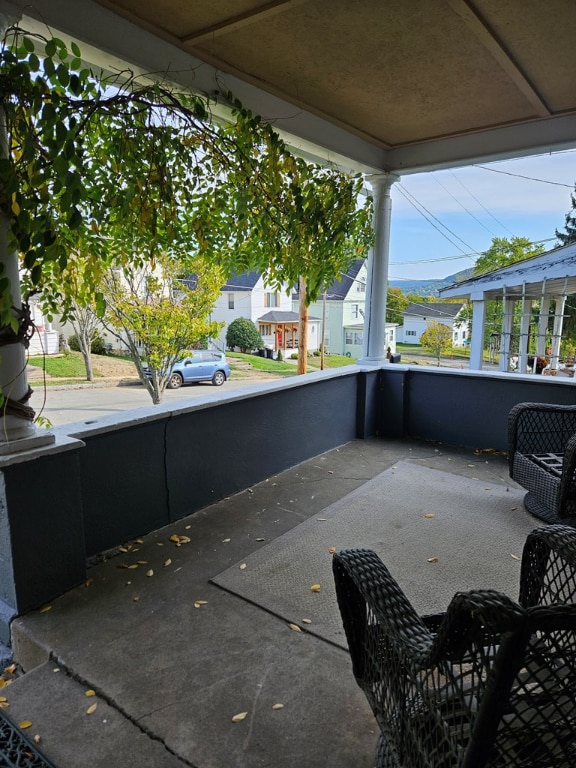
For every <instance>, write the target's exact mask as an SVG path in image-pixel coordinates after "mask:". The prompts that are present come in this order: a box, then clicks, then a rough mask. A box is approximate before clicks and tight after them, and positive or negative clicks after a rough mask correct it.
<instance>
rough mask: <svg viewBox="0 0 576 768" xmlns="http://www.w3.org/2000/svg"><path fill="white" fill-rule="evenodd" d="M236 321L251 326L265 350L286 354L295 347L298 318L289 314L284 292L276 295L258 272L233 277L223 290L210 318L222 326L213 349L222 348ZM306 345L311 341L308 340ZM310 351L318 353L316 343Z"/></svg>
mask: <svg viewBox="0 0 576 768" xmlns="http://www.w3.org/2000/svg"><path fill="white" fill-rule="evenodd" d="M238 317H245V318H246V319H248V320H251V321H252V322H253V323H254V325H255V326H256V327H257V328H258V330H259V332H260V335H261V336H262V340H263V342H264V345H265V346H266V347H267V348H268V349H273V350H278V349H282V350H286V349H292V348H294V347H297V346H298V316H297V315H296V316H295V315H294V312H293V311H292V299H291V297H290V295H289V293H288V292H287V291H286V290H284V291H276V290H275V289H274V288H270V286H268V285H266V282H265V276H264V275H263V274H262V273H261V272H243V273H241V274H233V275H231V277H230V279H229V280H228V282H227V283H226V285H224V286H222V291H221V293H220V297H219V298H218V299H217V301H216V304H215V305H214V309H213V310H212V315H211V318H212V320H217V321H218V322H224V323H225V325H224V328H223V329H222V331H221V333H220V336H219V338H218V339H214V343H215V344H216V346H218V347H220V348H221V349H224V348H225V346H226V330H227V328H228V326H229V325H230V323H231V322H232V320H236V318H238ZM310 333H312V330H310ZM315 333H316V334H317V333H318V329H316V330H315ZM316 338H317V337H316ZM309 341H312V339H311V338H310V336H309ZM310 348H311V349H318V343H317V342H313V343H312V346H311V347H310Z"/></svg>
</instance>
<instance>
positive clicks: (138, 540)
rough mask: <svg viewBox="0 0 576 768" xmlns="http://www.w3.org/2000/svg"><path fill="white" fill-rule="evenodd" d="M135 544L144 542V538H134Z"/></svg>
mask: <svg viewBox="0 0 576 768" xmlns="http://www.w3.org/2000/svg"><path fill="white" fill-rule="evenodd" d="M134 541H135V542H136V544H144V539H134Z"/></svg>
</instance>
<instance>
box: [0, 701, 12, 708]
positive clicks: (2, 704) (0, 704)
mask: <svg viewBox="0 0 576 768" xmlns="http://www.w3.org/2000/svg"><path fill="white" fill-rule="evenodd" d="M9 706H10V705H9V704H8V702H7V701H0V709H8V707H9Z"/></svg>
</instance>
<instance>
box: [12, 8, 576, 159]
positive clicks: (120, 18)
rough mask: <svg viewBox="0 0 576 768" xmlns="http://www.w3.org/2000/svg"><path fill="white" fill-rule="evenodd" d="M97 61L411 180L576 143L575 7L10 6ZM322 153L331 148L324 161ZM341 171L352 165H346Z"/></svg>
mask: <svg viewBox="0 0 576 768" xmlns="http://www.w3.org/2000/svg"><path fill="white" fill-rule="evenodd" d="M13 6H14V7H16V8H18V7H19V8H22V9H23V10H24V12H25V13H26V14H27V17H26V18H24V20H23V27H24V29H26V30H31V31H34V24H35V22H34V19H36V20H38V21H37V23H36V29H38V30H39V31H40V32H41V33H42V34H46V30H47V29H48V30H50V32H53V33H54V34H55V35H56V36H58V37H63V38H66V36H67V35H70V36H71V37H72V38H73V39H75V40H77V41H78V42H80V43H81V47H82V52H83V54H84V55H85V57H86V56H88V55H89V56H90V57H91V58H89V61H90V63H92V64H93V65H96V66H99V67H100V66H102V67H104V68H105V69H106V70H108V71H110V70H113V71H122V69H123V68H125V64H128V66H129V67H130V68H131V69H132V70H133V71H135V72H137V73H150V72H153V73H159V76H160V77H164V79H165V80H167V81H173V82H175V83H176V84H177V85H178V86H179V87H190V88H192V89H194V90H196V91H198V92H200V93H205V94H209V95H210V98H211V100H212V102H213V104H214V107H213V109H214V110H218V111H219V112H220V113H221V114H224V113H225V111H226V110H228V109H229V103H228V101H227V94H228V93H229V92H230V93H232V94H233V95H234V97H236V98H238V99H240V100H241V101H242V103H243V104H244V106H245V107H247V108H248V109H251V110H252V111H253V112H255V113H257V114H259V115H262V116H263V117H264V119H269V120H273V121H274V125H275V127H276V128H277V129H278V130H279V131H282V132H284V134H285V135H287V136H289V137H291V139H292V143H293V145H295V146H298V147H299V148H300V150H301V151H302V153H303V154H304V155H306V154H307V153H308V154H309V156H311V157H312V156H314V157H316V158H318V157H321V156H322V157H323V158H324V159H327V160H330V161H331V162H334V163H341V164H344V162H343V161H345V160H346V159H347V158H349V159H350V160H351V164H354V167H356V168H358V169H359V170H366V171H367V172H371V171H374V170H376V171H392V172H400V173H409V172H415V171H421V170H426V169H432V168H439V167H454V166H455V165H468V164H471V163H474V162H478V161H481V160H483V161H486V160H489V159H496V158H498V157H513V156H522V155H527V154H535V153H536V152H539V151H546V152H550V151H552V150H554V149H560V148H566V147H573V146H575V144H576V130H575V125H576V88H574V72H575V71H576V46H575V45H574V40H576V3H574V2H573V0H546V2H537V1H536V0H531V1H530V2H528V1H527V0H507V2H496V0H403V2H398V0H378V2H375V1H374V0H373V1H372V2H353V3H352V2H350V1H349V0H272V1H266V0H241V1H240V0H236V2H232V0H194V2H189V3H185V2H182V0H145V2H142V0H12V2H11V3H10V7H11V8H12V7H13ZM319 148H324V151H322V150H320V149H319ZM349 166H350V163H349Z"/></svg>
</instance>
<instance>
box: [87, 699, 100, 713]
mask: <svg viewBox="0 0 576 768" xmlns="http://www.w3.org/2000/svg"><path fill="white" fill-rule="evenodd" d="M97 709H98V702H97V701H95V702H94V704H90V706H89V707H88V709H87V710H86V714H87V715H91V714H92V713H94V712H96V710H97Z"/></svg>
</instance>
